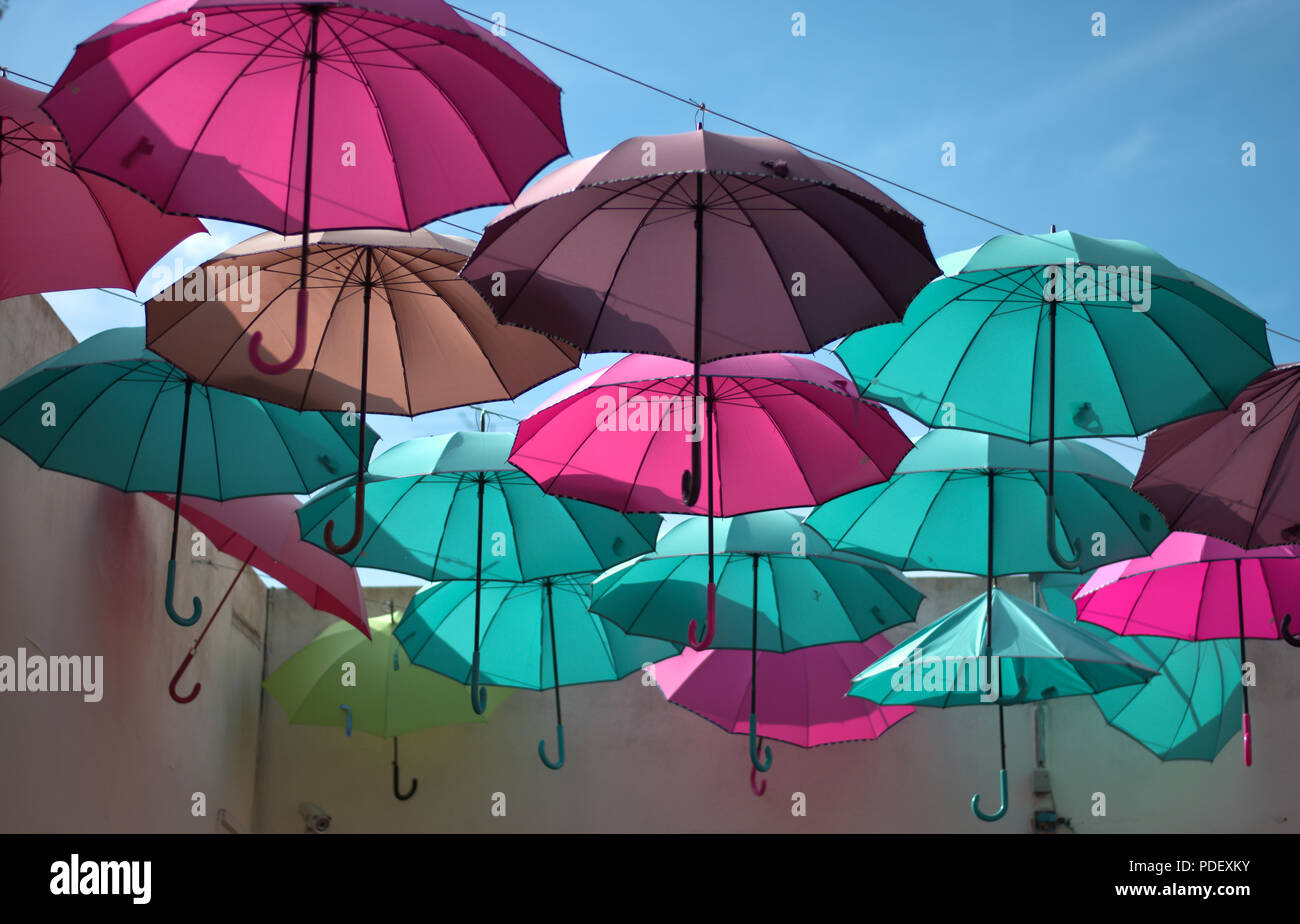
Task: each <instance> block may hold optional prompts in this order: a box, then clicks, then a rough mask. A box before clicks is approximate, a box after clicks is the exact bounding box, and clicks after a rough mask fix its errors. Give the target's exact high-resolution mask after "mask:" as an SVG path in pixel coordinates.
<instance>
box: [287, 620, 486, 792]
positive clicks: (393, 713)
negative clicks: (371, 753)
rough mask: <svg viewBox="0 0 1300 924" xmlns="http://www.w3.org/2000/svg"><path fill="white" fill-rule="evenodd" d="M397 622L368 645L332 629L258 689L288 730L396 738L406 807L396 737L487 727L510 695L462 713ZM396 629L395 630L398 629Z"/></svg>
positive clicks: (457, 690) (374, 633)
mask: <svg viewBox="0 0 1300 924" xmlns="http://www.w3.org/2000/svg"><path fill="white" fill-rule="evenodd" d="M396 619H397V617H396V615H395V614H392V613H390V614H389V615H386V616H377V617H375V618H373V619H371V620H369V623H370V632H369V636H370V638H365V637H363V636H361V635H358V634H357V632H356V631H355V630H354V629H353V628H352V627H350V626H346V625H343V624H342V623H335V624H334V625H332V626H329V627H328V628H327V629H325V631H324V632H322V633H321V634H320V635H318V636H316V639H315V640H314V641H313V642H311V643H310V644H309V645H307V646H306V647H305V648H303V649H302V650H301V651H299V652H297V653H296V654H294V655H293V656H292V657H290V658H289V659H288V660H287V661H285V662H284V663H283V664H281V665H280V666H279V667H278V668H276V669H275V670H274V671H272V673H271V674H270V676H268V677H267V678H266V680H264V681H262V687H263V688H264V689H265V690H266V691H267V692H268V693H270V694H271V695H272V696H273V697H275V700H276V702H278V703H279V704H280V705H281V706H282V707H283V708H284V711H285V714H286V715H287V716H288V717H289V722H290V723H291V724H293V725H329V726H333V727H339V726H342V727H343V728H344V729H345V730H346V732H347V736H348V737H349V738H350V737H352V728H353V726H356V728H357V729H358V730H360V731H364V732H367V733H368V734H371V735H374V736H376V737H378V738H392V739H393V795H394V796H395V797H396V798H397V799H399V800H401V801H406V800H407V799H409V798H411V796H413V795H415V788H416V785H417V781H416V780H411V788H410V789H409V790H407V791H406V792H405V793H403V792H402V791H401V787H400V786H399V780H400V771H399V769H398V765H397V738H398V736H399V735H408V734H410V733H411V732H413V731H418V730H419V729H422V728H437V727H439V726H442V725H456V724H460V723H464V722H486V721H487V720H488V719H489V718H491V716H492V713H494V712H496V710H497V708H498V707H499V706H500V705H501V703H502V702H503V701H504V700H505V697H506V695H508V694H509V692H510V691H509V690H497V691H496V694H495V695H494V696H493V698H492V702H493V705H492V707H491V708H487V707H485V708H484V709H483V710H482V711H479V710H473V709H467V708H465V688H464V687H463V686H461V685H460V684H458V683H456V682H455V681H453V680H451V679H449V678H447V677H444V676H442V675H441V674H435V673H434V672H433V671H426V670H417V669H415V668H414V667H413V666H412V665H411V662H410V660H409V659H408V658H407V657H406V652H404V651H403V650H402V646H401V645H399V644H398V643H397V639H396V638H395V637H394V622H395V621H396ZM398 625H400V623H398ZM349 662H350V663H351V664H352V665H353V671H352V677H353V679H354V680H355V686H343V685H341V684H340V678H342V677H344V676H345V674H344V665H345V664H347V663H349Z"/></svg>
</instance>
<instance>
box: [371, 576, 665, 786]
mask: <svg viewBox="0 0 1300 924" xmlns="http://www.w3.org/2000/svg"><path fill="white" fill-rule="evenodd" d="M594 577H596V575H595V574H587V575H571V576H566V577H556V578H542V579H541V580H538V581H483V582H482V587H481V591H480V593H481V608H482V635H481V636H479V635H478V634H477V633H476V631H475V628H474V620H475V594H476V587H475V582H474V581H443V582H441V583H438V584H433V585H431V586H430V587H427V588H425V589H424V590H421V591H420V592H419V593H418V594H416V595H415V599H413V600H412V601H411V605H410V606H409V607H408V608H407V610H406V616H405V618H404V619H403V620H402V623H401V625H400V626H398V628H397V632H396V635H397V640H398V641H399V642H401V644H402V647H403V648H404V649H405V650H406V653H407V654H408V655H410V657H411V660H412V661H413V662H414V663H415V664H418V665H419V666H421V667H427V668H429V669H430V670H434V671H437V672H438V673H440V674H446V675H447V676H448V677H452V678H454V679H456V680H461V681H465V682H467V681H469V680H470V679H471V672H472V667H473V661H474V644H475V640H476V638H477V640H478V645H479V648H480V650H481V670H482V676H483V680H484V681H485V682H486V683H490V684H497V685H500V686H508V687H520V688H523V689H528V690H550V689H553V690H554V691H555V730H556V736H557V739H558V745H557V746H558V748H559V758H558V760H556V761H552V760H550V759H549V758H548V757H547V756H546V742H545V741H544V740H543V741H539V742H538V743H537V754H538V756H539V757H541V759H542V763H544V764H545V765H546V766H548V767H550V768H551V769H552V770H558V769H560V768H561V767H562V766H564V719H563V715H562V713H561V711H560V686H561V685H563V686H576V685H578V684H583V683H604V682H607V681H611V680H619V679H621V678H623V677H626V676H627V675H628V674H631V673H633V672H634V671H638V670H640V669H641V668H642V666H643V665H645V664H647V663H652V662H655V661H662V660H663V659H664V658H670V657H672V656H673V655H675V654H678V653H679V652H680V651H681V646H680V645H673V644H670V643H669V642H664V641H660V640H658V639H651V638H642V637H639V636H635V635H628V634H627V633H626V632H624V631H623V630H622V629H620V628H619V627H618V626H616V625H614V624H613V623H611V622H609V621H607V620H605V619H602V618H601V617H599V616H597V615H596V614H594V613H591V612H588V610H587V607H588V606H589V605H590V603H591V580H592V578H594Z"/></svg>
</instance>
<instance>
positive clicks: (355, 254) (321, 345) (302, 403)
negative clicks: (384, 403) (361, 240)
mask: <svg viewBox="0 0 1300 924" xmlns="http://www.w3.org/2000/svg"><path fill="white" fill-rule="evenodd" d="M363 249H364V248H354V249H353V250H352V251H351V253H352V265H351V266H350V267H348V268H347V273H346V275H345V276H344V277H343V279H342V280H341V281H340V282H339V284H338V285H337V287H335V288H334V298H333V299H332V300H331V302H330V310H329V315H328V316H327V317H326V318H325V326H324V327H322V328H321V332H320V340H318V341H316V353H315V355H314V356H313V357H312V361H311V366H310V367H309V368H308V369H307V381H306V383H305V384H304V385H303V387H302V397H301V398H300V399H299V400H298V410H299V411H301V410H303V409H304V408H305V407H306V406H307V403H308V402H307V395H308V394H309V393H310V392H311V383H312V379H313V378H315V377H316V366H317V364H318V363H319V362H320V357H321V353H322V352H324V350H325V338H326V337H327V336H329V332H330V324H331V323H332V322H333V321H334V316H335V314H337V312H338V309H339V304H340V303H341V302H342V301H343V292H344V289H345V288H346V286H347V283H348V280H349V279H351V278H352V274H353V273H354V272H355V271H356V268H357V266H358V264H360V262H361V250H363ZM340 262H341V261H340ZM366 282H369V280H366ZM363 285H364V283H363ZM368 339H369V338H367V337H366V334H365V332H364V331H363V332H362V342H363V343H365V342H367V341H368ZM362 362H363V363H364V362H365V358H364V357H363V358H362ZM365 398H366V396H365V395H362V396H361V400H362V401H365Z"/></svg>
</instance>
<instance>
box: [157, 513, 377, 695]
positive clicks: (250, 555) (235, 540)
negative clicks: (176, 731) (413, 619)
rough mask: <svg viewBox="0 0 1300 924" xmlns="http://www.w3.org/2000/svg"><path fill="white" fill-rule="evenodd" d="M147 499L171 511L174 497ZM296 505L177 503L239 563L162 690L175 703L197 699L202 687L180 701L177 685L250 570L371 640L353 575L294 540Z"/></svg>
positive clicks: (334, 560)
mask: <svg viewBox="0 0 1300 924" xmlns="http://www.w3.org/2000/svg"><path fill="white" fill-rule="evenodd" d="M149 496H150V497H152V498H153V499H154V500H156V501H158V502H159V503H161V504H165V505H166V506H167V507H169V508H171V509H175V495H173V494H158V493H154V492H149ZM300 506H301V504H299V502H298V501H297V499H296V498H294V497H293V496H291V495H288V494H280V495H267V496H262V497H241V498H236V499H234V500H228V501H225V502H220V501H212V500H206V499H204V498H201V497H193V496H189V495H187V496H185V497H184V498H183V499H182V500H181V509H180V512H181V515H182V516H183V517H185V519H186V520H188V521H189V522H190V523H191V524H192V525H194V526H196V527H198V529H199V530H200V531H201V532H202V533H203V535H204V536H206V537H207V538H208V541H209V542H211V543H212V544H213V545H215V546H216V547H217V548H218V549H220V550H221V551H223V552H225V553H226V554H227V555H232V556H234V557H235V558H238V559H239V560H240V561H241V562H242V564H241V565H240V566H239V572H238V573H237V574H236V575H235V578H234V580H233V581H231V582H230V586H229V587H228V588H227V589H226V593H225V595H224V596H223V597H222V598H221V602H220V603H218V604H217V607H216V609H214V610H213V611H212V615H211V616H209V617H208V621H207V624H206V625H204V627H203V631H202V632H200V633H199V637H198V638H197V639H195V641H194V644H193V645H192V646H191V647H190V650H189V654H187V655H186V656H185V660H184V661H182V662H181V666H180V667H179V668H177V670H176V673H175V675H173V677H172V682H171V684H170V685H169V686H168V688H167V689H168V691H169V692H170V693H171V697H172V699H174V700H176V702H178V703H188V702H189V701H190V700H192V699H194V697H196V696H198V695H199V690H200V688H201V687H202V684H198V683H196V684H195V685H194V689H193V690H192V691H191V692H190V693H189V694H187V695H185V696H181V695H180V694H178V693H177V692H176V684H177V682H178V681H179V680H180V679H181V674H183V673H185V669H186V668H187V667H189V665H190V661H191V660H193V658H194V655H195V653H196V652H197V651H198V648H199V645H200V644H202V642H203V637H204V636H205V635H207V634H208V629H210V628H211V627H212V621H213V620H214V619H216V618H217V613H219V612H221V607H222V605H223V604H225V602H226V598H227V597H229V596H230V592H231V591H232V590H234V589H235V585H236V584H237V583H239V578H240V577H241V576H242V575H243V573H244V569H245V568H247V567H248V566H249V565H252V566H253V567H254V568H256V569H258V570H259V571H262V572H264V573H265V574H267V575H269V576H270V577H272V578H274V579H275V580H277V581H279V582H280V583H281V584H283V585H284V586H285V587H288V588H289V589H290V590H292V591H293V592H294V593H296V594H297V595H298V596H299V597H302V599H303V600H305V601H306V602H307V604H308V605H309V606H311V607H312V609H317V610H321V611H322V612H325V613H332V614H333V615H335V616H337V617H338V618H339V619H342V620H343V621H344V622H346V623H348V624H349V625H352V626H355V627H356V628H357V629H359V630H361V632H362V633H364V634H365V636H366V638H369V637H370V624H369V622H368V621H367V618H366V601H365V596H364V594H363V593H362V590H361V581H360V580H358V578H357V572H356V570H355V569H353V568H352V567H351V566H350V565H348V564H347V563H346V562H344V561H343V560H342V559H341V558H336V557H335V556H333V555H331V554H329V553H328V552H326V551H325V550H324V549H322V548H319V547H317V546H314V545H312V544H311V543H310V542H304V541H303V540H302V539H301V538H299V535H298V518H297V516H296V512H297V510H298V508H299V507H300Z"/></svg>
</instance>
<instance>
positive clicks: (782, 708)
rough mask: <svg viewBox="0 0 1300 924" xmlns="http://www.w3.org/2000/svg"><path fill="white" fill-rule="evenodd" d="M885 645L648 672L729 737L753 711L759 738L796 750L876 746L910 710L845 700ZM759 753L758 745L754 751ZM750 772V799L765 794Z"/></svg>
mask: <svg viewBox="0 0 1300 924" xmlns="http://www.w3.org/2000/svg"><path fill="white" fill-rule="evenodd" d="M890 647H891V646H890V644H889V642H888V641H887V640H886V639H885V637H884V635H877V636H875V637H873V638H871V639H868V640H867V641H865V642H861V643H858V642H846V643H842V644H837V645H818V646H816V647H813V648H801V649H799V650H797V651H790V652H786V653H784V654H782V653H781V652H775V651H759V652H758V653H757V656H756V664H755V663H754V662H752V661H751V652H748V651H743V650H738V649H714V650H710V651H691V650H690V649H687V650H685V651H683V652H682V653H681V654H680V655H677V656H675V657H672V658H668V659H666V660H663V661H660V662H659V663H658V664H655V665H654V666H653V667H652V668H651V672H652V674H653V675H654V679H655V683H656V685H657V686H658V687H659V689H660V691H661V692H662V693H663V695H664V698H665V699H667V700H668V701H669V702H670V703H673V704H675V705H677V706H681V707H682V708H683V709H689V710H690V711H691V712H694V713H695V714H696V715H698V716H700V717H701V718H705V719H708V720H709V721H710V722H712V723H713V724H714V725H717V726H718V727H719V728H721V729H722V730H723V731H725V732H728V733H730V734H733V735H746V734H748V733H749V716H750V710H751V706H752V707H753V708H754V709H756V714H757V715H758V716H760V717H761V718H760V719H759V721H758V724H757V728H758V734H759V735H761V736H763V737H766V738H774V739H776V740H777V741H784V742H786V743H788V744H793V745H795V746H797V747H801V748H815V747H821V746H822V745H825V744H839V743H841V742H846V741H869V740H874V739H876V738H879V737H880V736H881V735H883V734H884V733H885V732H886V731H887V730H888V729H889V728H890V726H892V725H894V724H895V723H897V722H900V721H902V720H903V719H904V718H906V717H907V716H908V715H910V714H911V713H913V712H915V711H916V710H915V709H914V708H913V707H911V706H880V705H877V704H876V703H872V702H868V701H867V700H864V699H858V698H855V697H849V696H845V695H844V694H845V691H846V690H848V689H849V687H850V686H852V683H853V678H854V677H855V676H857V675H858V674H859V673H861V672H862V671H863V670H864V669H865V668H867V667H868V666H869V665H871V664H872V663H873V662H875V661H877V660H878V659H880V658H881V657H883V656H884V655H886V654H887V653H888V652H889V649H890ZM754 669H757V670H759V671H762V674H763V688H762V691H761V692H759V693H758V694H757V697H756V699H757V702H755V703H751V698H753V697H754V689H753V687H754V683H753V673H752V671H753V670H754ZM762 747H763V745H762V740H761V738H760V740H759V744H758V748H759V749H760V750H761V749H762ZM755 773H756V768H753V767H751V768H750V779H749V783H750V787H751V788H752V789H753V791H754V794H755V795H759V796H761V795H762V794H763V793H764V792H765V791H766V790H767V783H766V781H764V782H763V784H762V785H761V786H759V785H758V783H757V780H756V778H755Z"/></svg>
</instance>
